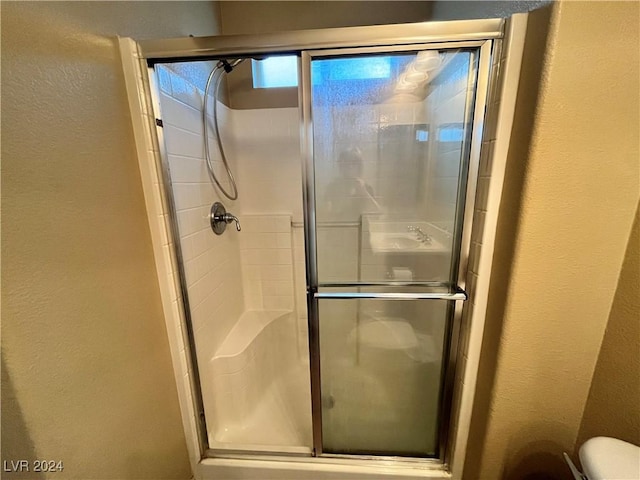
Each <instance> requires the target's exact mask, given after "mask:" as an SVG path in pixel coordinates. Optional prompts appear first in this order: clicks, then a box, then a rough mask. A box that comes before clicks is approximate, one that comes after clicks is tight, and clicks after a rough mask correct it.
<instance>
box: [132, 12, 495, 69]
mask: <svg viewBox="0 0 640 480" xmlns="http://www.w3.org/2000/svg"><path fill="white" fill-rule="evenodd" d="M503 26H504V20H503V19H502V18H492V19H482V20H459V21H447V22H422V23H406V24H400V25H372V26H365V27H343V28H325V29H316V30H294V31H289V32H274V33H262V34H250V35H224V36H213V37H183V38H171V39H157V40H140V41H139V42H138V43H139V45H140V49H141V50H142V54H143V56H144V57H145V58H146V59H148V60H151V62H153V60H155V59H176V60H178V59H179V60H185V61H186V60H189V59H193V58H194V57H207V56H208V57H216V58H218V57H227V56H234V57H238V56H242V55H251V54H258V53H290V52H299V51H304V50H316V49H329V48H347V47H369V46H388V47H391V46H394V45H406V44H412V43H421V44H426V43H435V42H451V41H473V40H487V39H491V38H500V37H502V35H503Z"/></svg>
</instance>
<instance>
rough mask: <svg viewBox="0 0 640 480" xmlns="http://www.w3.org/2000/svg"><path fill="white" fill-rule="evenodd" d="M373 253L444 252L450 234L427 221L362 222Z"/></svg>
mask: <svg viewBox="0 0 640 480" xmlns="http://www.w3.org/2000/svg"><path fill="white" fill-rule="evenodd" d="M364 228H365V232H366V233H365V234H366V235H368V236H369V245H370V246H371V250H373V252H374V253H383V254H384V253H440V252H442V253H446V252H448V251H449V248H447V246H446V245H450V244H451V235H450V234H447V233H446V232H445V231H443V230H442V229H440V228H437V227H435V226H433V225H432V224H430V223H427V222H417V221H413V222H408V221H371V220H368V219H367V221H366V223H365V224H364Z"/></svg>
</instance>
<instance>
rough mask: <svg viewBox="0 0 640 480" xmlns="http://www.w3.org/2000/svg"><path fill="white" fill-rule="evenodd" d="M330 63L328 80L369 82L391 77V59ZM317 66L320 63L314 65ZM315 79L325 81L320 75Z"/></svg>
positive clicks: (334, 60) (342, 60) (358, 59)
mask: <svg viewBox="0 0 640 480" xmlns="http://www.w3.org/2000/svg"><path fill="white" fill-rule="evenodd" d="M330 62H331V63H330V65H331V67H330V69H329V71H328V75H327V77H328V78H327V80H369V79H374V78H389V77H390V76H391V57H357V58H334V59H332V60H331V61H330ZM316 65H319V63H314V66H316ZM313 77H314V80H319V81H322V79H323V78H322V76H320V75H314V76H313ZM317 83H319V82H317V81H314V84H317Z"/></svg>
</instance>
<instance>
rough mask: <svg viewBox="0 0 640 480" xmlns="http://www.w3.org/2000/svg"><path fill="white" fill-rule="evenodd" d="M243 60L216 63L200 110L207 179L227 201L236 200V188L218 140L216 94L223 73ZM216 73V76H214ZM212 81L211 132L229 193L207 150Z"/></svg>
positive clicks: (220, 141)
mask: <svg viewBox="0 0 640 480" xmlns="http://www.w3.org/2000/svg"><path fill="white" fill-rule="evenodd" d="M243 60H244V59H237V60H234V61H232V62H231V63H227V62H226V61H221V62H218V64H217V65H216V66H215V67H214V69H213V70H211V73H210V74H209V78H208V79H207V84H206V86H205V87H204V105H203V108H202V124H203V129H204V152H205V160H206V164H207V170H208V171H209V177H210V178H211V180H213V182H214V183H215V185H217V187H218V189H219V190H220V191H221V192H222V193H223V195H224V196H225V197H227V198H228V199H229V200H236V199H237V198H238V187H237V186H236V180H235V178H234V177H233V173H232V172H231V168H230V167H229V163H228V162H227V156H226V154H225V153H224V147H223V146H222V139H221V138H220V129H219V128H218V94H219V90H220V85H221V83H222V76H223V72H227V73H229V72H230V71H231V70H232V69H233V68H234V67H235V66H236V65H238V64H240V63H241V62H242V61H243ZM216 73H217V75H216ZM212 81H213V84H214V89H213V127H214V128H213V130H214V136H215V139H216V143H217V144H218V150H219V151H220V157H221V159H222V164H223V165H224V168H225V170H226V172H227V176H228V177H229V183H230V184H231V193H229V192H227V190H225V188H224V187H223V186H222V184H221V183H220V181H219V180H218V177H217V176H216V173H215V169H214V167H213V162H212V160H211V152H210V150H209V122H208V121H207V110H208V108H207V105H208V104H209V101H208V100H209V90H210V88H211V83H212Z"/></svg>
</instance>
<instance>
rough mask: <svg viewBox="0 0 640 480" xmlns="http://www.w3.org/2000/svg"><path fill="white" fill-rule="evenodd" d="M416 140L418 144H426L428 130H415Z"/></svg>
mask: <svg viewBox="0 0 640 480" xmlns="http://www.w3.org/2000/svg"><path fill="white" fill-rule="evenodd" d="M416 140H417V141H418V142H428V141H429V130H421V129H418V130H416Z"/></svg>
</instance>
